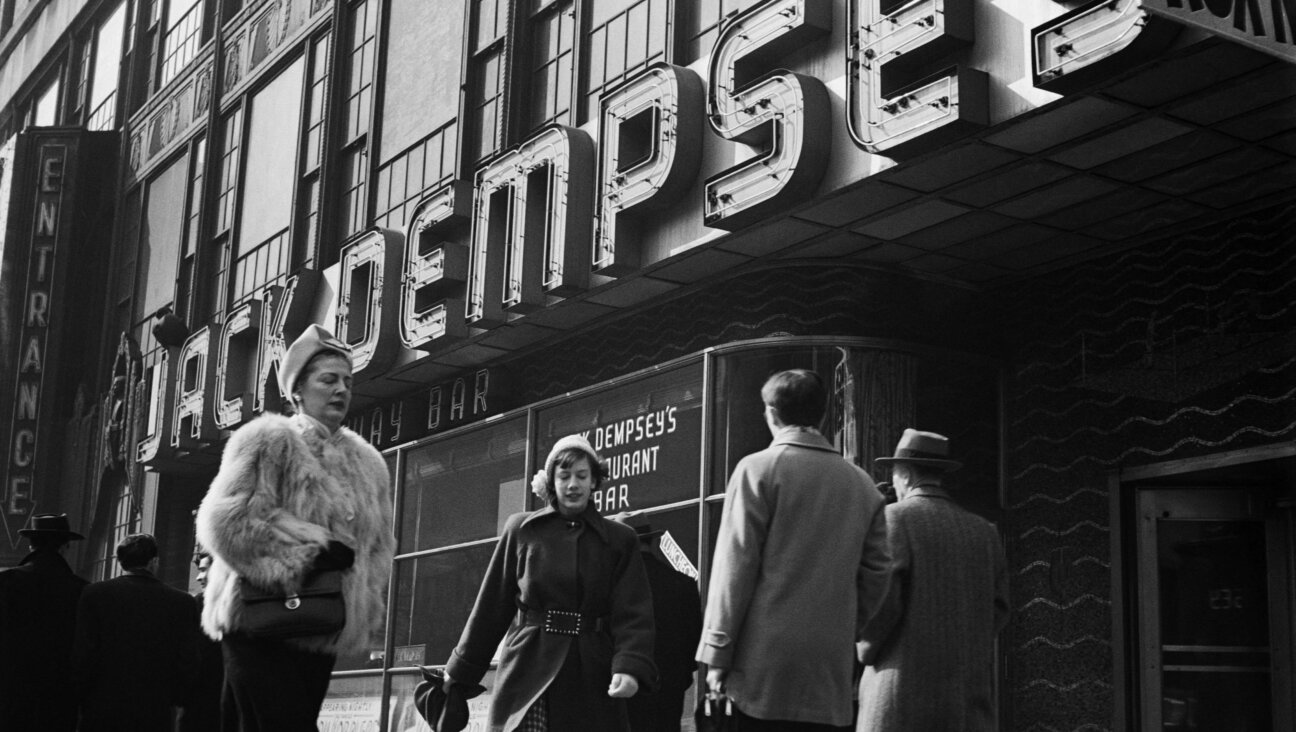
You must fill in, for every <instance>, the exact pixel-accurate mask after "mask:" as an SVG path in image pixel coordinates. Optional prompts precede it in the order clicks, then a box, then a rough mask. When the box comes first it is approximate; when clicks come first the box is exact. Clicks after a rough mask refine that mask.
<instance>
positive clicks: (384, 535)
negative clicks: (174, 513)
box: [197, 414, 396, 654]
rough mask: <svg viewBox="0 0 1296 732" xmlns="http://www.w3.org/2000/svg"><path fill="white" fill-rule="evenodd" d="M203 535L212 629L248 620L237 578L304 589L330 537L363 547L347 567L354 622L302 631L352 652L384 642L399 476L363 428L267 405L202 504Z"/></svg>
mask: <svg viewBox="0 0 1296 732" xmlns="http://www.w3.org/2000/svg"><path fill="white" fill-rule="evenodd" d="M197 533H198V541H199V542H200V543H201V544H202V545H203V547H204V548H206V549H207V550H209V551H210V552H211V553H212V565H211V569H210V571H209V572H208V575H207V587H206V589H205V590H204V592H203V617H202V622H203V629H204V630H205V631H206V632H207V635H209V636H210V637H212V638H213V639H215V640H220V639H221V638H222V637H223V636H224V634H226V633H229V632H231V631H236V630H238V628H239V622H240V616H241V614H242V609H243V604H242V601H241V599H240V597H239V589H238V578H239V577H240V576H242V577H246V578H247V579H248V580H249V581H251V582H252V583H253V584H255V585H257V586H259V587H266V588H279V589H283V590H285V591H289V590H295V589H297V588H298V587H299V586H300V585H301V580H302V578H303V577H304V576H305V574H306V572H307V570H308V569H309V568H310V567H311V565H312V564H313V563H314V560H315V557H316V556H317V555H318V554H319V553H320V551H321V550H323V549H324V548H325V547H326V546H327V544H328V542H329V541H330V540H335V541H340V542H342V543H343V544H346V545H347V546H349V547H351V548H352V549H353V550H354V551H355V565H354V566H352V567H351V568H350V569H348V570H347V571H345V572H343V575H342V593H343V596H344V597H345V600H346V618H347V620H346V627H345V628H344V629H343V630H342V632H341V633H340V634H337V633H335V634H332V635H325V636H310V637H306V638H294V639H290V640H288V641H286V642H287V643H289V644H291V645H293V646H295V647H297V648H300V649H302V650H307V651H315V652H320V653H333V654H351V653H355V652H358V651H363V650H365V649H371V648H378V647H381V639H378V638H375V637H374V634H375V632H376V631H378V630H379V628H381V627H382V622H383V619H384V611H383V607H384V605H385V598H386V595H387V580H388V578H389V577H390V575H391V563H392V552H393V550H394V548H395V543H396V542H395V538H394V536H393V534H392V504H391V478H390V475H389V474H388V472H387V464H386V462H385V461H384V460H383V458H382V455H380V454H379V453H378V451H377V450H376V449H374V447H373V446H372V445H370V444H369V443H368V442H365V441H364V440H363V439H361V438H360V436H359V435H357V434H356V433H354V432H352V431H351V430H349V429H347V428H346V427H339V428H338V429H337V431H336V432H333V433H331V434H330V433H329V432H328V431H327V430H326V429H324V427H323V426H322V425H320V424H319V423H318V422H316V421H315V420H313V419H311V418H309V417H305V416H303V415H298V416H294V417H291V418H290V417H284V416H281V415H277V414H264V415H262V416H260V417H258V418H256V419H254V420H252V421H251V422H249V423H247V424H246V425H244V426H243V427H241V428H239V429H238V430H237V431H236V432H235V433H234V435H233V436H232V437H230V439H229V442H228V443H226V445H225V451H224V453H223V455H222V457H221V465H220V471H219V472H218V473H217V474H216V478H215V479H214V480H213V481H212V484H211V487H210V488H208V490H207V495H206V497H204V498H203V501H202V504H201V505H200V506H199V507H198V519H197Z"/></svg>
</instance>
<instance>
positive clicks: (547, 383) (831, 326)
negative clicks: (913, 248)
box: [513, 265, 990, 404]
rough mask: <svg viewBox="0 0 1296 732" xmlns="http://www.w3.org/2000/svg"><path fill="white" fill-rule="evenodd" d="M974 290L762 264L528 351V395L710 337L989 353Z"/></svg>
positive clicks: (658, 357)
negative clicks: (865, 341) (879, 343)
mask: <svg viewBox="0 0 1296 732" xmlns="http://www.w3.org/2000/svg"><path fill="white" fill-rule="evenodd" d="M974 301H975V296H974V295H973V294H972V293H970V292H968V291H962V290H955V289H953V288H946V287H942V286H940V285H937V284H934V283H926V282H921V281H917V280H908V279H905V278H903V277H901V276H898V275H897V274H895V273H890V272H881V271H878V270H874V269H865V268H853V267H843V266H840V265H838V266H826V265H805V266H788V267H783V268H780V269H760V270H755V271H750V272H747V273H744V274H740V275H738V276H736V277H734V278H732V279H729V280H726V281H724V282H722V283H719V284H717V285H715V286H712V287H709V288H706V289H701V290H695V291H691V292H687V293H686V294H683V295H681V296H679V297H677V298H675V299H672V300H668V301H666V302H662V303H660V304H657V305H654V306H652V307H651V308H649V309H647V310H645V311H643V312H640V313H636V314H635V315H634V316H632V317H626V318H621V319H616V320H613V321H611V322H609V323H607V324H606V325H603V326H601V327H597V328H595V329H593V330H591V331H589V332H586V333H583V334H581V335H578V336H575V337H572V338H568V339H565V340H562V341H559V342H556V343H554V344H552V345H550V346H548V347H546V348H545V349H543V350H541V351H539V352H536V353H531V354H528V355H526V356H524V357H523V363H520V364H518V363H515V364H514V365H513V366H514V368H523V369H525V373H526V375H527V377H526V379H525V384H524V385H523V388H524V393H522V394H521V395H520V397H521V403H524V404H525V403H530V402H532V401H536V400H539V399H543V398H545V397H549V396H553V395H555V394H561V393H563V392H566V391H570V390H572V389H576V388H580V387H582V386H587V385H589V384H594V383H598V382H600V381H604V380H606V379H610V378H613V377H615V376H619V375H621V374H626V373H630V372H632V371H636V370H638V369H642V368H646V367H649V366H653V365H655V364H658V363H661V362H662V361H666V360H669V359H672V358H675V357H677V356H683V355H685V354H689V353H695V352H697V351H700V350H702V349H704V348H707V347H708V346H715V345H720V344H723V343H729V342H732V341H739V340H744V339H748V338H760V337H765V336H770V335H775V334H780V335H841V336H871V337H878V338H895V339H898V340H904V341H909V342H914V343H927V344H933V345H939V346H942V347H947V348H951V349H961V350H969V351H973V352H981V353H984V352H987V351H988V350H989V349H988V346H989V344H990V340H989V339H988V338H987V337H985V335H984V332H983V331H984V327H979V326H976V325H975V323H976V319H975V317H974V314H975V313H976V312H977V311H978V308H976V307H972V306H971V305H970V303H972V302H974Z"/></svg>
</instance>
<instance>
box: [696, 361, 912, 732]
mask: <svg viewBox="0 0 1296 732" xmlns="http://www.w3.org/2000/svg"><path fill="white" fill-rule="evenodd" d="M761 399H762V400H763V401H764V402H765V421H766V424H767V426H768V427H769V429H770V433H771V434H772V435H773V438H774V439H773V441H772V442H771V443H770V446H769V447H767V448H766V449H764V450H761V451H760V452H755V453H752V454H751V455H748V456H746V457H744V458H743V459H742V460H741V461H739V463H738V465H737V467H735V468H734V472H733V475H732V476H731V477H730V479H729V485H728V487H727V488H726V491H725V502H724V513H723V515H722V517H721V519H720V534H719V536H717V538H716V550H715V559H714V560H713V561H712V564H711V582H710V585H709V588H710V589H709V591H708V592H707V602H706V614H705V621H704V623H703V631H702V641H701V644H700V645H699V647H698V653H697V660H698V661H701V662H702V663H705V664H707V666H708V669H707V686H708V687H709V688H710V689H711V690H712V691H713V692H723V693H724V694H726V695H727V696H728V697H729V698H730V699H732V700H733V705H734V711H735V713H736V715H737V716H738V717H739V719H740V720H742V721H741V724H740V729H743V730H770V731H771V732H794V731H795V732H810V731H811V730H836V729H846V730H849V729H850V725H851V721H852V719H853V713H854V708H853V707H854V704H853V701H854V700H853V694H854V678H853V676H852V674H853V671H854V663H855V659H854V658H853V655H854V650H855V649H854V643H855V641H856V640H857V637H858V636H857V631H858V630H859V627H860V626H861V625H862V623H860V619H861V618H868V617H869V616H870V615H871V614H872V613H873V611H874V610H875V609H876V607H877V604H878V602H879V601H880V600H881V597H882V593H883V591H884V590H885V589H886V584H887V583H886V577H887V567H888V560H887V555H886V525H885V523H883V501H882V494H881V493H879V492H878V490H877V488H876V487H875V486H874V485H873V481H872V479H871V478H869V476H868V474H867V473H865V472H864V471H863V470H861V469H860V468H859V467H858V466H856V465H854V464H853V463H850V462H848V461H846V460H844V459H842V456H841V455H840V454H839V453H838V452H837V449H836V448H834V447H833V446H832V444H831V443H829V442H828V440H827V439H825V438H824V436H823V435H822V434H820V433H819V430H818V429H817V425H818V424H819V423H820V421H821V420H822V419H823V415H824V411H825V406H826V404H827V392H826V390H825V388H824V384H823V382H822V380H821V379H820V378H819V376H818V375H817V374H815V373H814V372H812V371H805V370H801V369H797V370H792V371H783V372H780V373H777V374H774V375H773V376H771V377H770V378H769V380H768V381H766V382H765V386H764V387H763V388H762V389H761Z"/></svg>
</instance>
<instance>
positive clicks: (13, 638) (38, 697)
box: [0, 550, 86, 732]
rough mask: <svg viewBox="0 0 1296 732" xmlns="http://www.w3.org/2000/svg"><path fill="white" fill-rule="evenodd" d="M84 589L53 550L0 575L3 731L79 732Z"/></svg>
mask: <svg viewBox="0 0 1296 732" xmlns="http://www.w3.org/2000/svg"><path fill="white" fill-rule="evenodd" d="M85 586H86V581H85V580H84V579H81V578H80V577H78V576H76V575H75V574H73V573H72V568H71V567H69V566H68V563H67V561H66V560H65V559H63V557H62V555H60V554H59V553H58V552H56V551H50V550H37V551H34V552H32V553H31V554H29V555H27V556H26V557H24V558H23V561H22V564H20V565H19V566H17V567H15V568H13V569H9V570H5V571H3V572H0V658H2V659H3V661H0V728H9V725H12V728H13V729H39V730H47V731H48V732H71V731H72V730H73V729H76V704H75V702H74V700H73V697H72V667H71V659H72V634H73V632H74V630H75V627H76V606H77V599H78V598H80V597H81V591H82V589H83V588H85Z"/></svg>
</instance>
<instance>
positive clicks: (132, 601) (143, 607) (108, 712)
mask: <svg viewBox="0 0 1296 732" xmlns="http://www.w3.org/2000/svg"><path fill="white" fill-rule="evenodd" d="M199 635H200V631H199V629H198V606H197V605H195V604H194V601H193V598H192V597H190V595H189V593H187V592H183V591H181V590H178V589H176V588H174V587H171V586H170V585H168V584H166V583H165V582H163V581H162V580H159V579H158V578H157V577H155V576H153V574H152V573H151V572H147V571H143V570H136V571H133V572H130V573H128V574H124V575H122V576H120V577H117V578H114V579H110V580H107V581H104V582H95V583H94V584H92V585H90V586H89V587H87V588H85V591H83V592H82V593H81V600H80V602H79V603H78V605H77V625H76V642H75V646H74V648H73V654H72V664H73V668H74V669H75V674H76V679H77V682H76V688H77V696H78V698H79V706H80V709H81V723H80V726H79V727H78V728H77V729H79V730H80V731H81V732H100V731H111V732H171V730H172V729H173V728H174V720H173V715H174V711H173V709H174V708H175V707H178V706H180V705H182V704H184V702H185V701H186V700H187V699H188V695H189V692H190V689H191V688H192V685H193V682H194V679H195V678H196V677H197V674H198V638H199Z"/></svg>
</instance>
